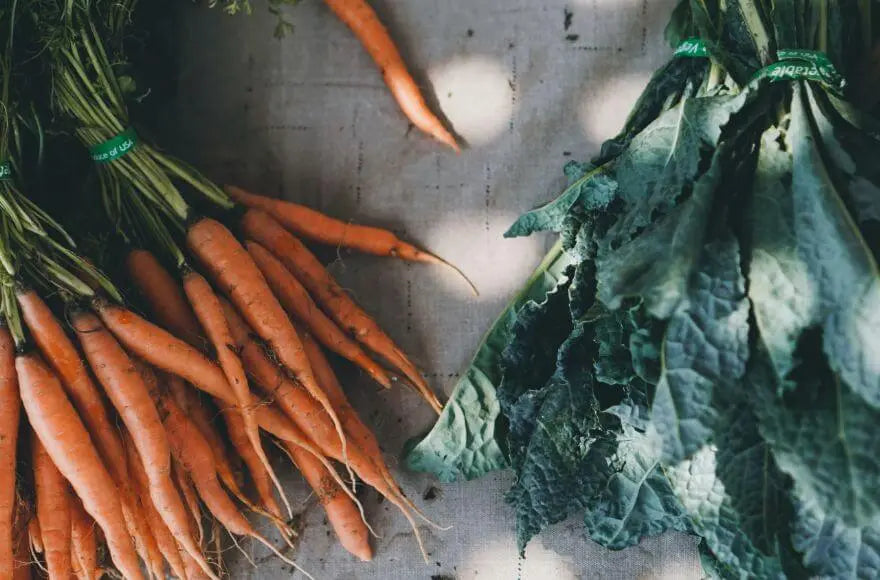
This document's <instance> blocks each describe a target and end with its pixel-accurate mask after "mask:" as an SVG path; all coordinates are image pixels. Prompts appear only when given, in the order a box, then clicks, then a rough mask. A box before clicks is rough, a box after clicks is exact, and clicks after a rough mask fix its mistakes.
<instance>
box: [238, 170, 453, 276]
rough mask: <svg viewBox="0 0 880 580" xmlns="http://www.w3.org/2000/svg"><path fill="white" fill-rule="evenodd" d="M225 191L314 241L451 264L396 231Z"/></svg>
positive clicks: (403, 257)
mask: <svg viewBox="0 0 880 580" xmlns="http://www.w3.org/2000/svg"><path fill="white" fill-rule="evenodd" d="M226 192H227V193H228V194H229V197H231V198H232V199H234V200H235V201H236V202H238V203H240V204H241V205H244V206H245V207H249V208H252V209H259V210H263V211H264V212H266V213H267V214H269V215H271V216H272V217H273V218H275V219H276V220H278V223H280V224H281V225H283V226H284V227H285V228H287V229H288V230H290V231H291V232H292V233H294V234H296V235H297V236H300V237H303V238H305V239H307V240H309V241H312V242H318V243H320V244H326V245H328V246H335V247H342V248H351V249H353V250H358V251H360V252H364V253H365V254H374V255H376V256H389V257H393V258H400V259H402V260H407V261H410V262H425V263H428V264H441V265H444V266H445V265H448V263H447V262H446V261H445V260H442V259H440V258H438V257H437V256H435V255H434V254H431V253H429V252H426V251H424V250H420V249H419V248H417V247H416V246H414V245H412V244H409V243H407V242H404V241H403V240H401V239H400V238H398V237H397V236H396V235H394V233H393V232H390V231H388V230H383V229H382V228H375V227H370V226H361V225H357V224H353V223H350V222H345V221H342V220H338V219H335V218H332V217H330V216H327V215H324V214H323V213H321V212H319V211H317V210H314V209H312V208H309V207H306V206H304V205H299V204H297V203H293V202H290V201H285V200H283V199H275V198H273V197H266V196H263V195H257V194H255V193H250V192H249V191H246V190H244V189H242V188H240V187H235V186H234V185H228V186H226Z"/></svg>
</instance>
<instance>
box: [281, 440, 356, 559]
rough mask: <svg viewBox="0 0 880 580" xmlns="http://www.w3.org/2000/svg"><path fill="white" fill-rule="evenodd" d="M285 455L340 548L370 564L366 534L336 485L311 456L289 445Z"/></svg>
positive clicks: (354, 510) (345, 496)
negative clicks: (312, 495)
mask: <svg viewBox="0 0 880 580" xmlns="http://www.w3.org/2000/svg"><path fill="white" fill-rule="evenodd" d="M287 451H288V453H290V457H291V459H292V460H293V462H294V463H295V464H296V466H297V468H299V471H300V473H302V475H303V477H304V478H305V480H306V481H307V482H308V484H309V486H310V487H311V488H312V490H313V491H314V492H315V495H316V496H317V497H318V502H319V503H320V504H321V505H322V506H324V511H326V512H327V520H328V521H329V522H330V525H331V526H333V530H334V531H335V532H336V537H338V538H339V542H340V543H341V544H342V547H343V548H345V549H346V550H348V551H349V552H351V553H352V554H354V555H355V556H357V557H358V558H360V559H361V560H363V561H364V562H369V561H370V560H372V559H373V550H372V548H370V537H369V530H368V529H367V526H366V525H365V524H364V521H363V519H362V516H361V513H360V512H359V511H358V508H357V506H356V505H355V504H354V502H353V501H351V498H349V497H348V496H347V495H345V494H344V493H342V490H341V489H340V488H339V485H338V484H337V483H336V482H335V481H333V479H332V478H331V477H329V474H328V473H327V469H326V468H325V467H324V466H323V465H321V464H320V463H318V462H316V461H315V460H314V458H313V457H312V456H311V455H309V454H307V453H303V451H302V449H298V448H296V447H294V446H292V445H290V446H288V447H287Z"/></svg>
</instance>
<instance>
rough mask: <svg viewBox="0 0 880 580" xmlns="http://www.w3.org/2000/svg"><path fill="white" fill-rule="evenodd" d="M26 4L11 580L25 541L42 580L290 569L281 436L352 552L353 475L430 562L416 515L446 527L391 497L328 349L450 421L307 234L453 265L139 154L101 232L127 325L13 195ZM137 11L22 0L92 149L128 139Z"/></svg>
mask: <svg viewBox="0 0 880 580" xmlns="http://www.w3.org/2000/svg"><path fill="white" fill-rule="evenodd" d="M16 4H17V3H16V2H13V10H11V11H9V12H4V11H3V9H2V8H0V29H2V30H4V31H6V30H7V29H8V32H9V34H8V38H7V39H6V46H7V52H6V54H7V58H6V59H5V60H4V61H3V62H4V64H5V67H4V70H5V71H6V74H5V75H4V77H3V78H4V79H5V80H4V93H3V95H2V98H3V109H2V110H3V111H4V112H5V114H6V117H4V124H3V125H2V126H0V163H3V162H4V161H5V160H7V159H10V160H12V161H13V163H12V165H13V166H15V168H16V171H14V172H13V173H12V176H11V179H4V178H3V177H4V174H3V173H0V264H2V269H0V298H2V300H0V314H2V320H3V324H2V326H0V462H2V465H0V578H12V577H14V578H19V577H22V578H24V577H30V574H31V571H32V566H31V565H30V564H31V563H32V561H33V558H32V557H31V554H29V553H28V550H27V547H28V546H30V552H31V553H40V554H42V557H41V559H40V560H39V562H38V563H39V564H40V565H42V566H44V567H45V569H46V570H47V572H48V575H49V577H50V578H65V579H66V578H70V577H71V576H75V577H77V578H97V577H99V576H100V575H101V574H102V570H103V569H104V568H110V567H112V568H115V570H116V571H118V573H119V574H121V575H122V576H123V577H125V578H135V579H136V578H142V577H144V576H148V577H155V578H160V577H161V578H164V577H165V573H166V569H170V571H171V572H172V574H174V575H175V576H176V577H179V578H205V577H207V578H217V577H219V576H220V575H221V573H222V562H221V561H220V560H219V552H220V550H219V549H216V548H215V546H216V545H217V544H218V543H219V535H218V534H219V530H221V529H222V530H226V531H227V532H228V533H229V534H230V536H231V537H232V538H233V540H235V538H237V537H248V538H252V539H254V540H256V541H258V542H260V543H262V544H264V545H266V546H267V547H268V548H269V549H270V550H272V551H273V552H274V553H275V554H276V555H277V556H278V557H279V558H281V559H282V560H284V561H286V562H289V563H290V564H291V565H294V566H296V564H295V563H294V562H293V561H292V560H290V559H289V558H287V557H286V556H285V555H284V554H282V553H281V552H280V551H279V550H278V548H277V547H276V546H275V545H274V544H273V543H272V542H270V541H269V540H268V539H267V538H266V537H264V536H263V535H262V534H260V533H259V532H258V531H257V530H256V528H255V526H254V525H253V524H252V523H251V521H250V520H249V519H248V517H247V516H248V515H250V514H254V515H257V516H260V517H262V518H265V519H266V520H267V521H269V522H271V523H272V524H273V525H274V526H275V527H276V528H277V529H278V531H279V532H280V535H281V538H282V540H283V541H284V542H285V543H287V544H290V545H292V541H293V538H294V536H295V531H294V530H293V529H291V527H290V525H289V523H288V521H289V518H290V517H291V516H292V513H291V508H290V505H289V503H288V501H287V498H286V497H285V494H284V490H283V489H282V487H281V485H280V482H279V479H278V477H277V475H276V474H275V471H274V469H273V467H272V465H271V463H270V461H269V458H268V454H267V452H266V447H267V445H266V442H267V441H270V440H271V441H273V442H275V443H276V444H277V445H278V446H279V447H280V448H281V449H282V450H283V451H284V452H285V453H286V454H287V455H288V456H289V457H290V459H291V461H292V462H293V463H294V464H295V466H296V467H297V468H298V469H299V470H300V472H301V473H302V475H303V477H304V478H305V479H306V481H307V482H308V484H309V485H310V487H311V488H312V489H313V491H314V492H315V494H316V496H317V497H318V499H319V501H320V503H321V505H322V506H323V507H324V509H325V510H326V513H327V518H328V521H329V522H330V524H331V525H332V526H333V529H334V531H335V532H336V534H337V536H338V537H339V539H340V542H341V543H342V545H343V546H344V547H345V548H346V549H347V550H348V551H350V552H351V553H352V554H354V555H355V556H357V557H359V558H361V559H363V560H369V559H371V557H372V550H371V547H370V542H369V536H370V533H371V531H372V530H371V529H370V527H369V525H368V524H367V523H366V520H365V517H364V512H363V509H362V507H361V505H360V503H359V502H358V500H357V498H356V497H355V495H354V493H353V491H352V488H353V486H354V479H355V477H356V478H358V479H360V480H361V481H362V482H363V483H364V484H366V485H369V486H371V487H373V488H374V489H375V490H377V491H378V492H379V493H380V494H381V495H382V496H383V497H385V498H386V499H387V500H388V501H390V502H391V503H392V504H393V505H395V506H396V507H398V508H399V509H400V510H401V512H402V513H403V515H404V516H405V517H406V518H407V520H408V521H409V522H410V524H411V525H412V527H413V530H414V532H415V536H416V538H417V540H418V542H419V546H420V548H422V544H421V538H420V535H419V529H418V528H417V526H416V523H415V519H414V515H415V516H418V517H421V518H422V519H424V520H425V521H426V522H427V523H429V524H431V525H436V524H433V523H432V522H431V521H430V520H428V519H427V518H425V516H424V515H422V514H421V512H420V511H419V510H418V508H416V506H415V505H414V504H413V503H412V502H411V501H410V500H409V499H408V498H407V497H406V495H405V494H404V493H403V491H402V490H401V489H400V487H399V486H398V484H397V483H396V482H395V480H394V477H393V475H392V474H391V471H390V470H389V468H388V466H387V465H386V463H385V460H384V458H383V456H382V452H381V449H380V447H379V444H378V442H377V440H376V438H375V436H374V435H373V433H372V432H371V431H370V430H369V428H368V427H367V426H366V425H365V424H364V423H363V422H362V421H361V419H360V418H359V417H358V415H357V413H356V412H355V410H354V409H353V408H352V406H351V405H350V404H349V402H348V400H347V399H346V396H345V393H344V392H343V390H342V388H341V386H340V384H339V382H338V380H337V378H336V375H335V374H334V371H333V369H332V368H331V366H330V364H329V362H328V360H327V358H326V355H325V351H330V352H333V353H336V354H338V355H341V356H342V357H344V358H346V359H348V360H349V361H351V362H352V363H354V364H356V365H358V366H359V367H360V368H362V369H363V370H364V371H365V372H366V373H367V374H368V375H369V376H370V377H372V378H373V379H374V380H375V381H376V382H378V383H379V384H380V385H382V386H383V387H386V388H388V387H391V386H392V383H393V381H394V380H399V381H400V382H402V383H406V384H408V385H410V386H412V387H413V388H414V389H415V390H416V391H417V392H418V393H419V394H420V395H421V396H422V397H423V398H424V399H425V400H426V401H427V402H428V403H429V404H430V405H431V407H432V408H433V409H434V410H435V411H437V412H438V413H439V411H440V410H441V404H440V402H439V401H438V400H437V398H436V396H435V395H434V394H433V392H432V391H431V390H430V388H429V386H428V385H427V383H426V382H425V380H424V378H423V377H422V375H421V374H420V373H419V371H418V369H417V367H416V365H415V364H414V363H412V362H411V361H410V359H409V358H408V357H407V356H406V355H405V354H404V352H403V351H402V350H401V349H400V348H399V347H398V346H397V345H395V343H394V342H393V341H392V339H391V338H390V337H389V336H388V335H387V334H386V333H385V332H384V331H382V329H381V328H380V327H379V326H378V324H377V323H376V322H375V321H374V320H373V319H372V318H371V317H370V316H369V315H368V314H367V313H366V312H365V311H364V310H363V309H362V308H361V307H359V306H358V305H357V304H356V303H355V302H354V301H353V300H352V299H351V298H350V297H349V296H348V294H347V293H346V292H345V291H344V290H343V289H342V288H341V287H340V285H339V284H338V283H337V282H336V281H335V280H334V279H333V277H332V276H331V275H330V273H329V272H328V271H327V270H326V269H325V268H324V266H323V265H322V264H321V262H320V261H319V260H318V259H317V258H316V257H315V256H314V255H313V254H312V253H311V252H310V251H309V249H308V248H307V247H306V245H305V244H304V243H303V241H302V239H305V240H307V241H313V242H318V243H324V244H330V245H334V246H338V247H347V248H352V249H355V250H360V251H363V252H367V253H371V254H376V255H385V256H394V257H398V258H401V259H405V260H412V261H418V262H426V263H440V264H446V262H443V261H442V260H440V259H439V258H437V257H436V256H434V255H432V254H429V253H427V252H424V251H422V250H419V249H418V248H416V247H414V246H412V245H411V244H408V243H406V242H404V241H402V240H400V239H398V238H397V237H396V236H395V235H394V234H392V233H390V232H387V231H385V230H381V229H376V228H370V227H364V226H355V225H351V224H348V223H345V222H341V221H338V220H335V219H333V218H330V217H328V216H325V215H323V214H320V213H318V212H315V211H314V210H310V209H308V208H305V207H303V206H299V205H296V204H293V203H288V202H283V201H278V200H272V199H269V198H264V197H261V196H257V195H254V194H250V193H248V192H246V191H244V190H241V189H238V188H233V187H230V188H228V190H227V191H228V192H227V191H224V190H222V189H221V188H219V187H217V186H216V185H215V184H213V183H211V182H210V181H209V180H208V179H206V178H205V177H204V176H202V175H201V174H200V173H198V172H197V171H196V170H194V169H193V168H191V167H189V166H188V165H186V164H185V163H183V162H182V161H180V160H178V159H176V158H174V157H172V156H170V155H167V154H165V153H163V152H161V151H159V150H158V149H157V148H155V147H153V146H151V145H150V144H148V143H145V142H143V141H137V142H132V143H130V144H129V146H128V147H127V150H126V152H125V153H124V154H123V155H120V156H118V157H114V158H113V159H111V160H109V161H108V162H104V163H98V165H97V176H98V183H99V186H100V192H101V195H102V199H103V202H104V208H105V210H106V213H107V216H108V217H109V218H110V220H112V224H114V226H115V229H116V233H117V234H118V235H119V236H121V237H122V238H123V240H124V241H125V242H126V243H127V244H128V247H129V248H131V249H130V250H129V251H128V252H127V255H126V257H125V266H126V268H125V270H126V271H127V273H128V276H127V278H128V282H129V283H130V285H131V286H132V287H133V288H135V289H136V290H137V293H138V295H139V296H140V298H141V302H140V303H141V304H142V305H143V308H140V309H137V311H136V310H133V309H130V308H129V307H128V306H126V304H125V302H124V300H123V297H122V295H121V293H120V292H119V291H118V290H117V289H116V288H117V287H116V286H115V285H114V284H113V283H112V282H111V281H110V280H109V279H108V278H107V277H106V276H105V275H104V274H102V273H101V271H100V270H99V269H97V268H96V267H95V266H94V265H93V264H92V262H90V261H89V260H87V259H85V258H83V257H82V256H81V255H80V254H79V253H78V250H77V249H76V247H75V244H74V242H73V240H72V239H71V238H70V237H69V236H68V235H67V234H66V232H65V231H64V230H63V229H62V228H61V227H60V226H59V225H58V224H57V223H55V222H54V221H52V220H51V218H50V217H49V216H48V214H46V213H45V212H43V211H42V210H40V208H39V207H38V206H36V205H35V204H34V203H32V202H31V201H30V199H29V198H28V196H26V195H24V194H22V193H20V187H19V185H18V184H19V183H20V181H19V177H20V174H21V173H22V172H23V169H22V168H19V165H21V164H19V163H15V158H16V155H17V154H16V152H15V151H10V150H9V147H8V144H9V143H11V142H13V141H16V140H14V139H12V137H11V136H12V135H13V134H15V133H16V132H15V131H13V129H12V121H10V118H11V117H9V115H10V111H13V110H15V107H14V106H13V104H14V99H13V96H12V94H11V93H10V91H9V86H10V78H11V77H10V75H9V69H10V67H11V64H10V63H11V62H12V60H13V59H11V58H10V57H9V56H8V55H9V54H11V48H10V47H11V43H12V37H13V35H12V33H11V30H12V27H13V24H14V22H15V19H16V17H17V16H16V12H15V9H14V7H15V5H16ZM133 4H134V2H133V1H132V0H41V1H40V2H34V3H24V7H25V9H24V11H25V12H28V16H29V17H30V20H31V21H32V22H36V23H38V26H39V28H40V30H41V32H42V34H43V37H41V39H40V44H39V47H38V49H37V50H35V51H34V52H33V54H35V55H37V56H36V57H33V56H29V58H39V59H41V60H42V61H44V62H45V64H46V67H47V70H48V71H49V73H50V78H51V82H52V89H53V90H52V103H53V106H54V107H55V109H56V113H57V114H58V115H59V116H60V117H62V118H65V119H66V120H67V122H69V123H73V124H74V125H75V126H76V127H77V129H76V131H75V133H76V136H77V137H78V138H79V140H80V141H81V142H82V144H83V145H85V146H87V147H90V148H93V147H94V146H96V145H99V144H101V143H104V142H106V141H108V140H110V139H112V138H114V137H116V136H118V135H119V134H121V133H126V130H127V129H128V128H129V118H128V111H127V107H126V95H125V94H124V92H123V91H122V89H121V87H122V86H123V85H124V83H122V82H121V81H120V79H119V78H117V75H116V69H115V68H114V66H113V65H111V63H119V62H123V61H124V54H123V53H122V51H121V43H120V42H119V39H120V38H121V37H122V34H123V32H124V28H125V26H127V23H128V22H129V18H128V16H127V12H128V11H130V10H131V9H132V6H133ZM19 8H20V9H21V8H22V7H19ZM20 11H21V10H20ZM7 21H8V22H7ZM126 134H127V135H128V136H129V137H128V138H129V139H130V141H135V140H136V137H134V133H133V132H128V133H126ZM6 177H8V176H6ZM194 194H195V195H194ZM193 202H196V203H199V204H200V206H199V207H200V209H201V211H200V212H197V211H196V210H195V209H194V208H193V205H192V203H193ZM301 238H302V239H301ZM22 410H23V412H21V411H22ZM334 462H336V464H334ZM337 464H338V465H341V466H342V467H343V468H344V470H345V471H344V475H340V473H339V472H338V471H337ZM245 476H246V480H247V483H248V484H249V485H245ZM248 490H249V491H248ZM206 523H209V524H210V526H206V525H205V524H206ZM212 549H213V550H215V552H216V554H213V555H212V553H211V551H212ZM422 551H423V552H424V548H422ZM104 552H106V554H107V556H108V558H106V559H103V561H102V558H101V555H102V554H103V553H104Z"/></svg>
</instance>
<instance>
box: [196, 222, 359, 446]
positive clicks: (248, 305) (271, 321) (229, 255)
mask: <svg viewBox="0 0 880 580" xmlns="http://www.w3.org/2000/svg"><path fill="white" fill-rule="evenodd" d="M186 238H187V244H188V245H189V247H190V249H191V250H192V251H193V253H195V255H196V256H198V258H199V259H200V260H201V261H202V262H203V263H204V264H205V265H206V266H207V267H208V269H209V270H210V271H211V274H212V275H213V277H214V278H215V282H217V283H218V285H219V286H220V287H221V289H222V290H223V291H224V292H225V293H226V294H227V295H228V296H229V298H230V299H231V300H232V302H233V304H235V305H236V307H237V308H238V309H239V311H241V313H242V315H243V316H244V317H245V319H246V320H247V321H248V323H249V324H250V325H251V327H252V328H253V329H254V330H256V331H257V333H258V334H259V335H260V336H261V337H262V338H263V339H264V340H266V341H267V342H268V343H269V344H270V345H272V349H273V350H274V351H275V354H276V355H278V358H279V360H280V361H281V363H282V364H283V365H284V366H285V367H287V369H288V370H289V371H290V372H292V373H293V375H294V376H295V377H296V378H297V380H298V381H299V382H300V383H302V385H303V386H304V387H305V388H306V389H307V390H308V391H309V394H311V395H312V396H313V397H314V398H315V399H316V400H317V401H318V402H319V403H321V406H322V407H324V409H326V410H327V413H328V414H329V415H330V418H331V419H333V424H334V425H335V426H336V432H337V433H338V434H339V439H340V441H341V442H342V448H343V450H344V449H345V445H346V443H345V433H344V431H343V430H342V424H341V423H340V422H339V418H338V417H337V416H336V413H335V412H334V411H333V407H332V406H331V405H330V402H329V401H328V400H327V396H326V395H325V394H324V392H323V391H321V387H319V386H318V384H317V383H316V382H315V377H314V376H313V375H312V369H311V367H310V366H309V361H308V359H307V358H306V357H305V356H304V355H303V352H302V342H300V340H299V336H298V335H297V334H296V331H295V330H294V329H293V325H292V324H291V322H290V320H289V319H288V318H287V315H286V314H285V313H284V310H283V309H282V308H281V305H280V304H279V303H278V300H277V299H276V298H275V296H274V295H273V294H272V291H271V290H270V289H269V286H268V285H267V284H266V280H265V278H263V275H262V274H261V273H260V270H259V268H257V265H256V264H254V261H253V259H251V257H250V255H249V254H248V253H247V250H245V249H244V247H243V246H242V245H241V244H240V243H238V240H236V239H235V237H234V236H233V235H232V233H231V232H230V231H229V230H228V229H226V227H225V226H223V224H221V223H220V222H218V221H216V220H212V219H209V218H203V219H201V220H199V221H198V222H196V223H195V224H194V225H192V226H190V228H189V230H188V231H187V236H186Z"/></svg>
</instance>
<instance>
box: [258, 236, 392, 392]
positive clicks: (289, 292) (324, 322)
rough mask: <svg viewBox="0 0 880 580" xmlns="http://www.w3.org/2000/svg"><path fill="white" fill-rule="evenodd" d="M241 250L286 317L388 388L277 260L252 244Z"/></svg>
mask: <svg viewBox="0 0 880 580" xmlns="http://www.w3.org/2000/svg"><path fill="white" fill-rule="evenodd" d="M245 246H246V247H247V251H248V253H249V254H250V255H251V257H252V258H253V259H254V262H255V263H256V264H257V267H258V268H260V271H261V272H262V273H263V276H265V277H266V282H268V283H269V287H270V288H271V289H272V292H273V293H274V294H275V296H277V297H278V301H279V302H280V303H281V306H283V307H284V309H285V310H286V311H287V313H288V314H290V315H291V316H292V317H295V318H296V319H298V320H300V321H302V322H303V323H304V324H305V325H306V326H308V327H309V329H310V330H311V331H312V332H314V333H315V336H317V337H318V340H320V341H321V342H322V343H323V344H324V345H325V346H326V347H327V348H329V349H330V350H332V351H333V352H335V353H337V354H339V355H341V356H343V357H345V358H347V359H348V360H350V361H351V362H353V363H355V364H356V365H358V366H359V367H361V368H362V369H364V370H365V371H367V373H368V374H369V375H370V376H371V377H373V379H374V380H375V381H376V382H377V383H379V384H380V385H382V386H383V387H385V388H386V389H389V388H391V380H390V379H389V378H388V375H387V374H386V373H385V371H384V370H383V369H382V367H380V366H379V365H378V364H376V363H375V362H374V361H373V359H371V358H370V357H368V356H367V355H366V354H365V353H364V351H363V350H361V347H360V346H358V344H357V342H355V341H354V340H352V339H351V338H349V336H348V335H346V334H345V333H344V332H342V331H341V330H340V329H339V327H338V326H336V323H335V322H333V321H332V320H330V319H329V318H327V315H326V314H324V312H323V311H321V309H320V308H318V305H317V304H315V302H314V301H313V300H312V297H311V296H309V292H308V290H306V289H305V288H304V287H303V285H302V284H300V283H299V280H297V279H296V277H295V276H294V275H293V274H291V273H290V271H289V270H288V269H287V268H285V267H284V264H282V263H281V262H280V261H279V260H278V258H276V257H275V256H273V255H272V254H271V253H270V252H269V250H267V249H266V248H264V247H263V246H261V245H260V244H258V243H256V242H245Z"/></svg>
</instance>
